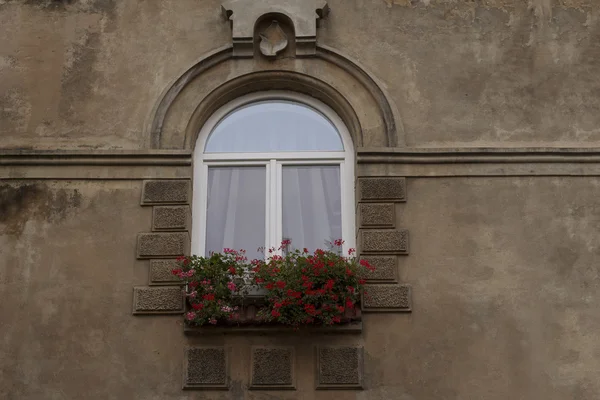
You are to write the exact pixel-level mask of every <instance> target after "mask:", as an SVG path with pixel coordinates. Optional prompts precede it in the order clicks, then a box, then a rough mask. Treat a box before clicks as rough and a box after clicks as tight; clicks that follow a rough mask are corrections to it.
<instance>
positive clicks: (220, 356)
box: [183, 347, 229, 390]
mask: <svg viewBox="0 0 600 400" xmlns="http://www.w3.org/2000/svg"><path fill="white" fill-rule="evenodd" d="M183 371H184V376H183V388H184V389H221V390H227V389H228V386H229V362H228V357H227V351H226V350H225V348H224V347H190V348H188V349H186V351H185V362H184V366H183Z"/></svg>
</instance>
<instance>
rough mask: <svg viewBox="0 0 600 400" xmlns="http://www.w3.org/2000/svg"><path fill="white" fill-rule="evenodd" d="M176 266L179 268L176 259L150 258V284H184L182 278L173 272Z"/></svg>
mask: <svg viewBox="0 0 600 400" xmlns="http://www.w3.org/2000/svg"><path fill="white" fill-rule="evenodd" d="M175 268H177V263H176V260H175V259H165V260H150V273H149V280H150V282H149V283H148V285H150V286H161V285H163V286H164V285H182V282H181V279H179V278H178V277H177V276H175V275H173V274H172V273H171V271H172V270H173V269H175Z"/></svg>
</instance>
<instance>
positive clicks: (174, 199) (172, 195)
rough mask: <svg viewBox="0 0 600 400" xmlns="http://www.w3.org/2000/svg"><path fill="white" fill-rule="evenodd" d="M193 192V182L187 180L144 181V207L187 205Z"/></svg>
mask: <svg viewBox="0 0 600 400" xmlns="http://www.w3.org/2000/svg"><path fill="white" fill-rule="evenodd" d="M191 190H192V187H191V182H190V181H189V180H187V179H185V180H184V179H181V180H157V181H144V187H143V189H142V205H150V204H187V203H189V202H190V197H191Z"/></svg>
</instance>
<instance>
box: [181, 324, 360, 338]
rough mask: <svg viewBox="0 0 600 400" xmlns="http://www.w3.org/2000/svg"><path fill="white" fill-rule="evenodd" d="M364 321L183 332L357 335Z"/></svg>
mask: <svg viewBox="0 0 600 400" xmlns="http://www.w3.org/2000/svg"><path fill="white" fill-rule="evenodd" d="M362 329H363V324H362V321H353V322H350V323H348V324H343V325H334V326H306V327H301V328H298V329H295V328H293V327H291V326H284V325H239V326H201V327H191V326H187V325H185V326H184V328H183V332H184V333H185V335H186V336H210V335H223V334H231V335H235V334H242V335H243V334H247V333H267V334H277V335H297V334H310V335H325V334H327V335H328V334H356V333H359V334H360V333H362Z"/></svg>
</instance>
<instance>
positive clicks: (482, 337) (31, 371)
mask: <svg viewBox="0 0 600 400" xmlns="http://www.w3.org/2000/svg"><path fill="white" fill-rule="evenodd" d="M407 184H408V193H409V196H410V198H409V201H408V202H407V203H405V204H401V205H398V208H397V210H398V212H397V215H396V218H397V221H396V222H397V223H398V225H401V226H407V227H410V228H411V235H412V236H411V254H410V255H409V256H406V257H403V258H402V260H401V264H400V280H401V281H403V282H408V283H410V284H412V285H413V289H414V290H413V303H414V304H413V310H414V311H413V313H412V314H410V315H400V314H368V315H365V317H364V324H365V329H364V333H363V335H362V337H361V336H360V335H342V336H331V335H329V336H317V337H311V336H302V335H292V336H286V335H266V336H265V335H248V334H246V335H238V336H228V337H224V336H209V337H202V338H195V339H192V340H190V341H188V340H186V339H185V338H184V337H183V334H182V326H181V320H180V317H179V316H157V317H133V316H131V288H132V285H136V284H139V285H145V284H146V282H147V271H148V266H147V265H146V263H145V262H144V261H138V262H136V261H135V250H136V249H135V241H134V240H126V238H134V237H135V236H136V234H137V232H138V231H140V230H148V229H150V226H149V223H150V221H151V215H150V213H151V210H150V209H149V208H144V207H140V206H139V199H140V191H141V185H140V183H139V182H135V181H102V182H94V183H89V182H83V181H78V182H74V181H64V182H56V181H55V182H51V181H28V183H27V184H14V183H13V184H2V186H1V187H0V208H1V210H2V220H0V245H1V247H0V248H1V249H2V263H1V264H0V265H1V268H0V298H2V302H0V315H1V316H2V327H1V328H0V332H1V335H0V337H1V339H2V340H1V342H0V343H1V352H2V354H3V355H4V356H3V357H2V358H0V373H1V375H2V377H3V380H2V382H3V384H2V385H0V397H2V398H3V399H19V400H22V399H23V400H24V399H32V400H33V399H36V400H39V399H75V398H80V397H81V396H82V395H85V397H87V398H91V399H107V398H128V399H184V398H189V399H192V398H211V399H236V400H237V399H268V398H278V399H326V398H331V396H332V395H333V394H332V392H328V391H325V392H322V391H320V392H315V391H314V345H315V344H317V343H318V344H321V345H364V348H365V374H366V375H365V390H364V391H341V392H335V396H336V398H339V399H353V400H354V399H356V400H362V399H376V400H380V399H381V400H383V399H385V400H391V399H393V400H396V399H397V400H400V399H402V400H406V399H465V398H474V399H486V400H488V399H489V400H495V399H498V400H500V399H506V398H515V399H528V400H529V399H535V400H537V399H540V400H541V399H544V400H554V399H556V400H562V399H581V400H584V399H585V400H588V399H595V398H598V397H599V396H600V386H599V384H598V380H597V379H596V377H597V373H598V371H599V370H600V362H599V361H598V360H600V358H599V357H598V354H600V342H599V341H598V338H597V336H596V332H598V330H599V329H600V316H599V315H598V313H597V306H596V304H597V303H598V301H600V299H599V298H598V296H599V294H598V293H600V291H599V290H598V289H599V287H598V286H599V283H598V282H599V279H598V274H599V270H598V267H597V262H596V261H597V260H598V257H599V255H600V254H599V253H600V247H599V246H598V243H597V240H595V237H596V236H597V232H598V227H599V226H600V208H599V207H598V205H597V201H596V200H597V198H598V197H599V196H600V179H598V178H551V177H548V178H539V177H537V178H425V179H408V181H407ZM115 204H118V205H119V206H118V207H115ZM187 344H192V345H194V344H197V345H217V346H221V345H226V346H229V347H230V349H231V362H232V369H231V379H232V383H231V389H230V391H229V392H204V393H194V392H182V391H181V382H182V359H183V348H184V346H185V345H187ZM267 344H268V345H288V346H289V345H291V346H295V348H296V354H297V363H296V367H297V382H296V386H297V390H296V391H291V392H287V391H280V392H265V391H250V392H249V391H247V390H246V389H247V387H248V383H249V381H248V380H249V375H248V371H249V357H250V353H249V351H250V346H251V345H267ZM273 396H274V397H273Z"/></svg>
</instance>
